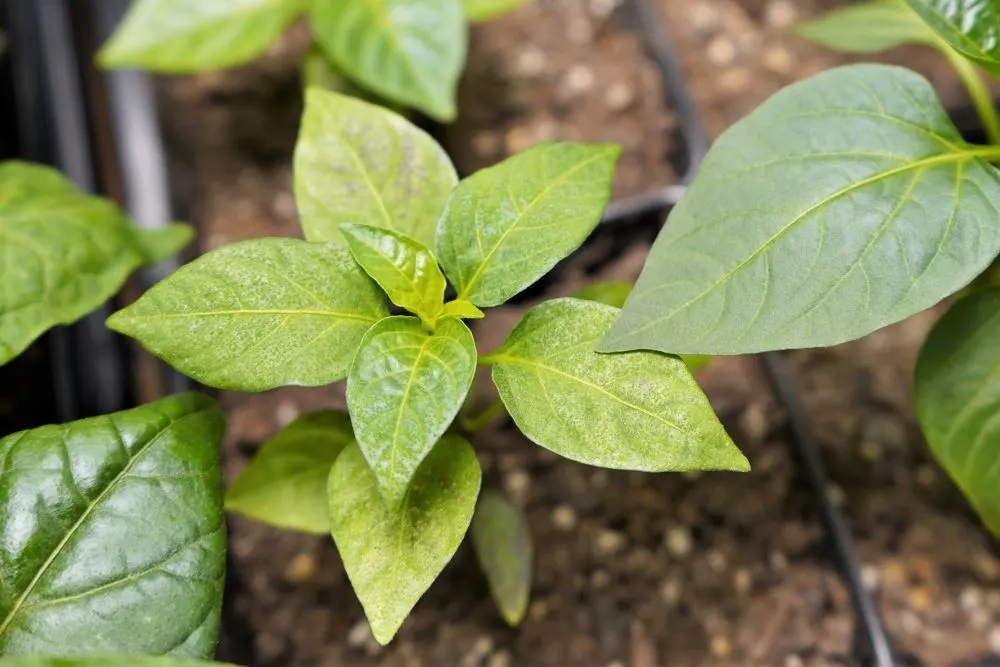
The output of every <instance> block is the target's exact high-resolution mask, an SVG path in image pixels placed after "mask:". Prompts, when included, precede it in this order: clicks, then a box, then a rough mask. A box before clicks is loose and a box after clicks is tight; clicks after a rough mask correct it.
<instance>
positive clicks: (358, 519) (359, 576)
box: [329, 436, 481, 644]
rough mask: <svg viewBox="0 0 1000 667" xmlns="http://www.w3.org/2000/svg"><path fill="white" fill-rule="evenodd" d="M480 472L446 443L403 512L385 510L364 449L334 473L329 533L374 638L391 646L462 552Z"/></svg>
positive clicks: (353, 451)
mask: <svg viewBox="0 0 1000 667" xmlns="http://www.w3.org/2000/svg"><path fill="white" fill-rule="evenodd" d="M480 477H481V473H480V471H479V462H478V461H477V460H476V454H475V452H473V451H472V447H471V446H470V445H469V443H467V442H466V441H465V440H462V439H461V438H458V437H455V436H448V437H445V438H442V439H441V441H440V442H439V443H438V444H437V445H436V446H435V447H434V449H433V450H432V451H431V453H430V454H429V455H428V456H427V458H426V459H425V460H424V462H423V463H422V464H421V465H420V469H419V470H418V471H417V475H416V477H415V478H414V480H413V486H412V487H411V489H410V492H409V493H408V494H407V495H406V498H405V499H404V500H403V504H402V506H401V507H399V508H398V509H388V508H387V507H386V506H385V504H384V503H383V502H382V497H381V496H380V495H379V492H378V488H377V486H378V485H377V483H376V481H375V477H374V475H373V474H372V472H371V470H370V469H369V467H368V463H367V462H366V461H365V458H364V456H363V455H362V454H361V450H360V449H358V448H357V447H356V446H354V445H351V446H349V447H347V449H345V450H344V452H343V453H342V454H341V455H340V457H339V458H338V459H337V462H336V463H335V464H334V465H333V470H331V471H330V485H329V492H330V528H331V532H332V534H333V540H334V542H336V543H337V550H338V551H339V552H340V557H341V558H342V559H343V561H344V569H345V570H347V576H348V578H349V579H350V580H351V585H352V586H353V587H354V592H355V593H356V594H357V596H358V599H359V600H360V601H361V606H362V607H364V610H365V614H366V615H367V617H368V622H369V623H370V624H371V628H372V633H373V634H374V635H375V639H377V640H378V641H379V643H380V644H387V643H389V641H390V640H391V639H392V638H393V637H394V636H395V634H396V631H397V630H399V627H400V626H401V625H402V624H403V621H404V620H406V617H407V615H409V613H410V610H411V609H413V606H414V605H415V604H416V603H417V600H419V599H420V597H421V596H422V595H423V594H424V592H425V591H426V590H427V589H428V588H429V587H430V585H431V584H432V583H433V582H434V580H435V579H436V578H437V576H438V574H440V573H441V570H443V569H444V566H445V565H447V564H448V561H450V560H451V557H452V556H453V555H454V554H455V551H457V550H458V546H459V545H460V544H461V543H462V538H463V537H465V532H466V530H468V528H469V522H470V521H472V513H473V511H474V510H475V507H476V496H477V495H478V494H479V482H480Z"/></svg>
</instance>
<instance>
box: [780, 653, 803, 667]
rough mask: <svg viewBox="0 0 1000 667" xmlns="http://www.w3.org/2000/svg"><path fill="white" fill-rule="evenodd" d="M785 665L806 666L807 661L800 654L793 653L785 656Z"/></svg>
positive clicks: (792, 666) (791, 666)
mask: <svg viewBox="0 0 1000 667" xmlns="http://www.w3.org/2000/svg"><path fill="white" fill-rule="evenodd" d="M785 667H806V663H805V662H804V661H803V660H802V658H800V657H799V656H797V655H795V654H794V653H793V654H792V655H788V656H785Z"/></svg>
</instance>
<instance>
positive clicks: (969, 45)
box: [906, 0, 1000, 77]
mask: <svg viewBox="0 0 1000 667" xmlns="http://www.w3.org/2000/svg"><path fill="white" fill-rule="evenodd" d="M906 2H907V3H908V4H909V5H910V7H911V8H912V9H913V10H914V11H915V12H916V13H917V14H919V15H920V17H921V18H922V19H923V20H924V21H926V22H927V25H929V26H930V27H931V28H932V29H933V30H934V32H936V33H937V34H938V36H940V37H941V39H943V40H944V41H945V42H947V44H948V45H949V46H950V47H951V48H953V49H955V50H956V51H958V52H959V53H961V54H962V55H964V56H965V57H966V58H968V59H969V60H972V61H973V62H975V63H977V64H978V65H980V66H981V67H983V68H984V69H986V70H988V71H989V72H990V73H991V74H993V76H995V77H1000V0H906Z"/></svg>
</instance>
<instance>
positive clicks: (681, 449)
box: [487, 299, 750, 471]
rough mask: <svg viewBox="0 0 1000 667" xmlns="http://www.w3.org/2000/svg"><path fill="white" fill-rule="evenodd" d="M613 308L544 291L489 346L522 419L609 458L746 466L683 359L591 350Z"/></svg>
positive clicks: (584, 458) (594, 461)
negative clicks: (548, 297) (545, 296)
mask: <svg viewBox="0 0 1000 667" xmlns="http://www.w3.org/2000/svg"><path fill="white" fill-rule="evenodd" d="M617 313H618V310H617V309H616V308H612V307H610V306H605V305H603V304H599V303H594V302H592V301H582V300H579V299H554V300H552V301H547V302H545V303H543V304H541V305H538V306H535V307H534V308H532V309H531V310H530V311H528V314H527V315H525V316H524V319H523V320H521V322H520V323H519V324H518V325H517V326H516V327H515V328H514V330H513V331H512V332H511V334H510V336H509V337H508V338H507V340H506V341H505V342H504V344H503V346H502V347H501V348H500V349H499V350H497V351H496V352H494V353H493V354H490V355H488V356H487V359H488V360H490V361H492V362H493V364H494V365H493V381H494V382H495V383H496V385H497V389H498V390H499V391H500V398H501V399H503V402H504V405H506V406H507V410H508V411H509V412H510V416H511V417H512V418H513V419H514V422H515V423H516V424H517V426H518V428H520V429H521V431H522V432H523V433H524V434H525V435H526V436H527V437H528V438H529V439H531V440H532V441H533V442H535V443H537V444H539V445H541V446H542V447H545V448H546V449H551V450H552V451H554V452H555V453H557V454H560V455H562V456H565V457H566V458H568V459H572V460H574V461H580V462H582V463H588V464H591V465H596V466H601V467H605V468H623V469H627V470H646V471H665V470H748V469H749V467H750V466H749V464H748V463H747V460H746V458H744V456H743V455H742V454H741V453H740V451H739V450H738V449H737V448H736V446H735V445H734V444H733V442H732V441H731V440H730V439H729V436H728V435H726V432H725V430H724V429H723V428H722V424H720V423H719V420H718V418H717V417H716V416H715V413H714V412H713V411H712V406H711V405H709V403H708V399H707V398H706V397H705V395H704V394H703V393H702V392H701V389H699V387H698V383H697V382H695V380H694V378H693V377H692V376H691V372H690V371H689V370H688V368H687V366H686V365H685V364H684V362H683V361H682V360H681V359H678V358H677V357H674V356H670V355H664V354H659V353H655V352H631V353H628V354H617V355H607V354H599V353H597V352H595V351H594V346H595V345H596V344H597V342H598V341H599V340H600V339H601V337H602V336H603V335H604V334H605V333H606V332H607V330H608V328H609V327H610V326H611V324H612V322H614V319H615V316H616V315H617Z"/></svg>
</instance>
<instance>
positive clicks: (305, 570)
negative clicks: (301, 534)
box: [285, 553, 316, 584]
mask: <svg viewBox="0 0 1000 667" xmlns="http://www.w3.org/2000/svg"><path fill="white" fill-rule="evenodd" d="M315 575H316V559H315V558H314V557H313V555H312V554H307V553H300V554H296V555H295V557H294V558H292V560H291V561H290V562H289V563H288V567H286V568H285V580H286V581H288V582H289V583H292V584H303V583H305V582H307V581H310V580H311V579H312V578H313V577H314V576H315Z"/></svg>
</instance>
